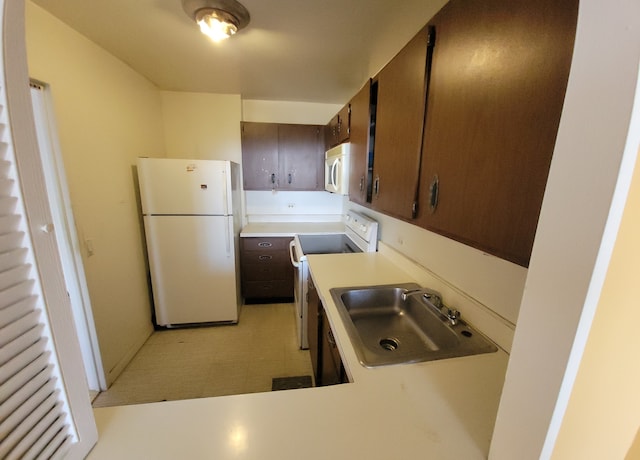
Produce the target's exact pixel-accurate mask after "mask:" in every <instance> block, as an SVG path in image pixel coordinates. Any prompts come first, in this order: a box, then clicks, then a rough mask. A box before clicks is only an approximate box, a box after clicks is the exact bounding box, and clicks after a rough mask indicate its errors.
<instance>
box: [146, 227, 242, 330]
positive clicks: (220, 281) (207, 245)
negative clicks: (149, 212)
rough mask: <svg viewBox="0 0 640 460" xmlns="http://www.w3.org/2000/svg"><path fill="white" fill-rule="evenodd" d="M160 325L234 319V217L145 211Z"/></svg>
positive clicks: (235, 312) (157, 315) (158, 322)
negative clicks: (156, 214) (157, 214)
mask: <svg viewBox="0 0 640 460" xmlns="http://www.w3.org/2000/svg"><path fill="white" fill-rule="evenodd" d="M144 224H145V233H146V238H147V247H148V249H149V265H150V268H151V284H152V287H153V297H154V304H155V310H156V323H157V324H158V325H159V326H169V325H179V324H188V323H206V322H223V321H229V322H237V321H238V296H237V293H236V285H237V280H236V270H235V247H234V245H235V243H234V238H233V218H232V217H222V216H145V217H144Z"/></svg>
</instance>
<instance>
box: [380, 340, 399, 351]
mask: <svg viewBox="0 0 640 460" xmlns="http://www.w3.org/2000/svg"><path fill="white" fill-rule="evenodd" d="M380 346H381V347H382V348H384V349H385V350H387V351H395V350H397V349H398V347H399V346H400V343H398V341H397V340H396V339H382V340H380Z"/></svg>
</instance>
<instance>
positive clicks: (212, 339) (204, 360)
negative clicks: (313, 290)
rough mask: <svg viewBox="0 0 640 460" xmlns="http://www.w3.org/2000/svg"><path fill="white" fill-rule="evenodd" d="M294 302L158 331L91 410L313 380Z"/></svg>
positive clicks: (249, 307) (268, 388)
mask: <svg viewBox="0 0 640 460" xmlns="http://www.w3.org/2000/svg"><path fill="white" fill-rule="evenodd" d="M295 331H296V323H295V306H294V304H292V303H281V304H253V305H244V306H243V307H242V309H241V311H240V319H239V321H238V324H237V325H224V326H211V327H194V328H184V329H170V330H162V331H156V332H154V333H153V334H152V335H151V337H149V339H148V340H147V341H146V343H145V344H144V345H143V347H142V348H141V349H140V351H139V352H138V353H137V354H136V356H135V357H134V358H133V360H132V361H131V363H130V364H129V365H128V366H127V367H126V369H125V370H124V371H123V372H122V374H121V375H120V376H119V377H118V378H117V379H116V381H115V382H114V383H113V385H112V386H111V387H110V388H109V389H108V390H107V391H104V392H102V393H100V394H99V395H98V396H97V397H96V398H95V399H94V401H93V407H107V406H120V405H127V404H139V403H148V402H156V401H171V400H177V399H191V398H203V397H210V396H222V395H231V394H242V393H256V392H263V391H271V384H272V378H274V377H294V376H299V375H312V374H313V371H312V367H311V358H310V355H309V351H308V350H300V349H299V348H298V346H297V343H296V337H295Z"/></svg>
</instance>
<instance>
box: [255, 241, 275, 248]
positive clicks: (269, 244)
mask: <svg viewBox="0 0 640 460" xmlns="http://www.w3.org/2000/svg"><path fill="white" fill-rule="evenodd" d="M258 246H259V247H261V248H270V247H271V246H273V244H271V243H269V242H268V241H261V242H260V243H258Z"/></svg>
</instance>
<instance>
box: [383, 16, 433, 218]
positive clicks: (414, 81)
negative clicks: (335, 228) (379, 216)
mask: <svg viewBox="0 0 640 460" xmlns="http://www.w3.org/2000/svg"><path fill="white" fill-rule="evenodd" d="M429 48H430V47H429V28H428V27H424V28H423V29H422V30H421V31H420V32H419V33H418V34H417V35H416V36H415V37H414V38H413V39H411V41H410V42H409V43H408V44H407V45H406V46H405V47H404V48H403V49H402V50H401V51H400V52H399V53H398V54H397V55H396V56H395V57H394V58H393V59H392V60H391V61H390V62H389V63H388V64H387V65H386V66H385V67H384V68H383V69H382V70H381V71H380V73H379V74H378V75H377V77H376V78H375V79H374V96H375V97H376V98H377V108H376V113H375V145H374V148H373V196H372V200H371V203H372V207H373V209H375V210H377V211H381V212H383V213H385V214H389V215H391V216H395V217H400V218H402V219H407V220H409V219H412V218H413V217H414V214H415V207H416V200H417V191H418V179H419V169H420V155H421V147H422V130H423V126H424V111H425V93H426V77H427V72H426V68H427V62H428V52H430V49H429ZM376 88H377V91H376Z"/></svg>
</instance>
